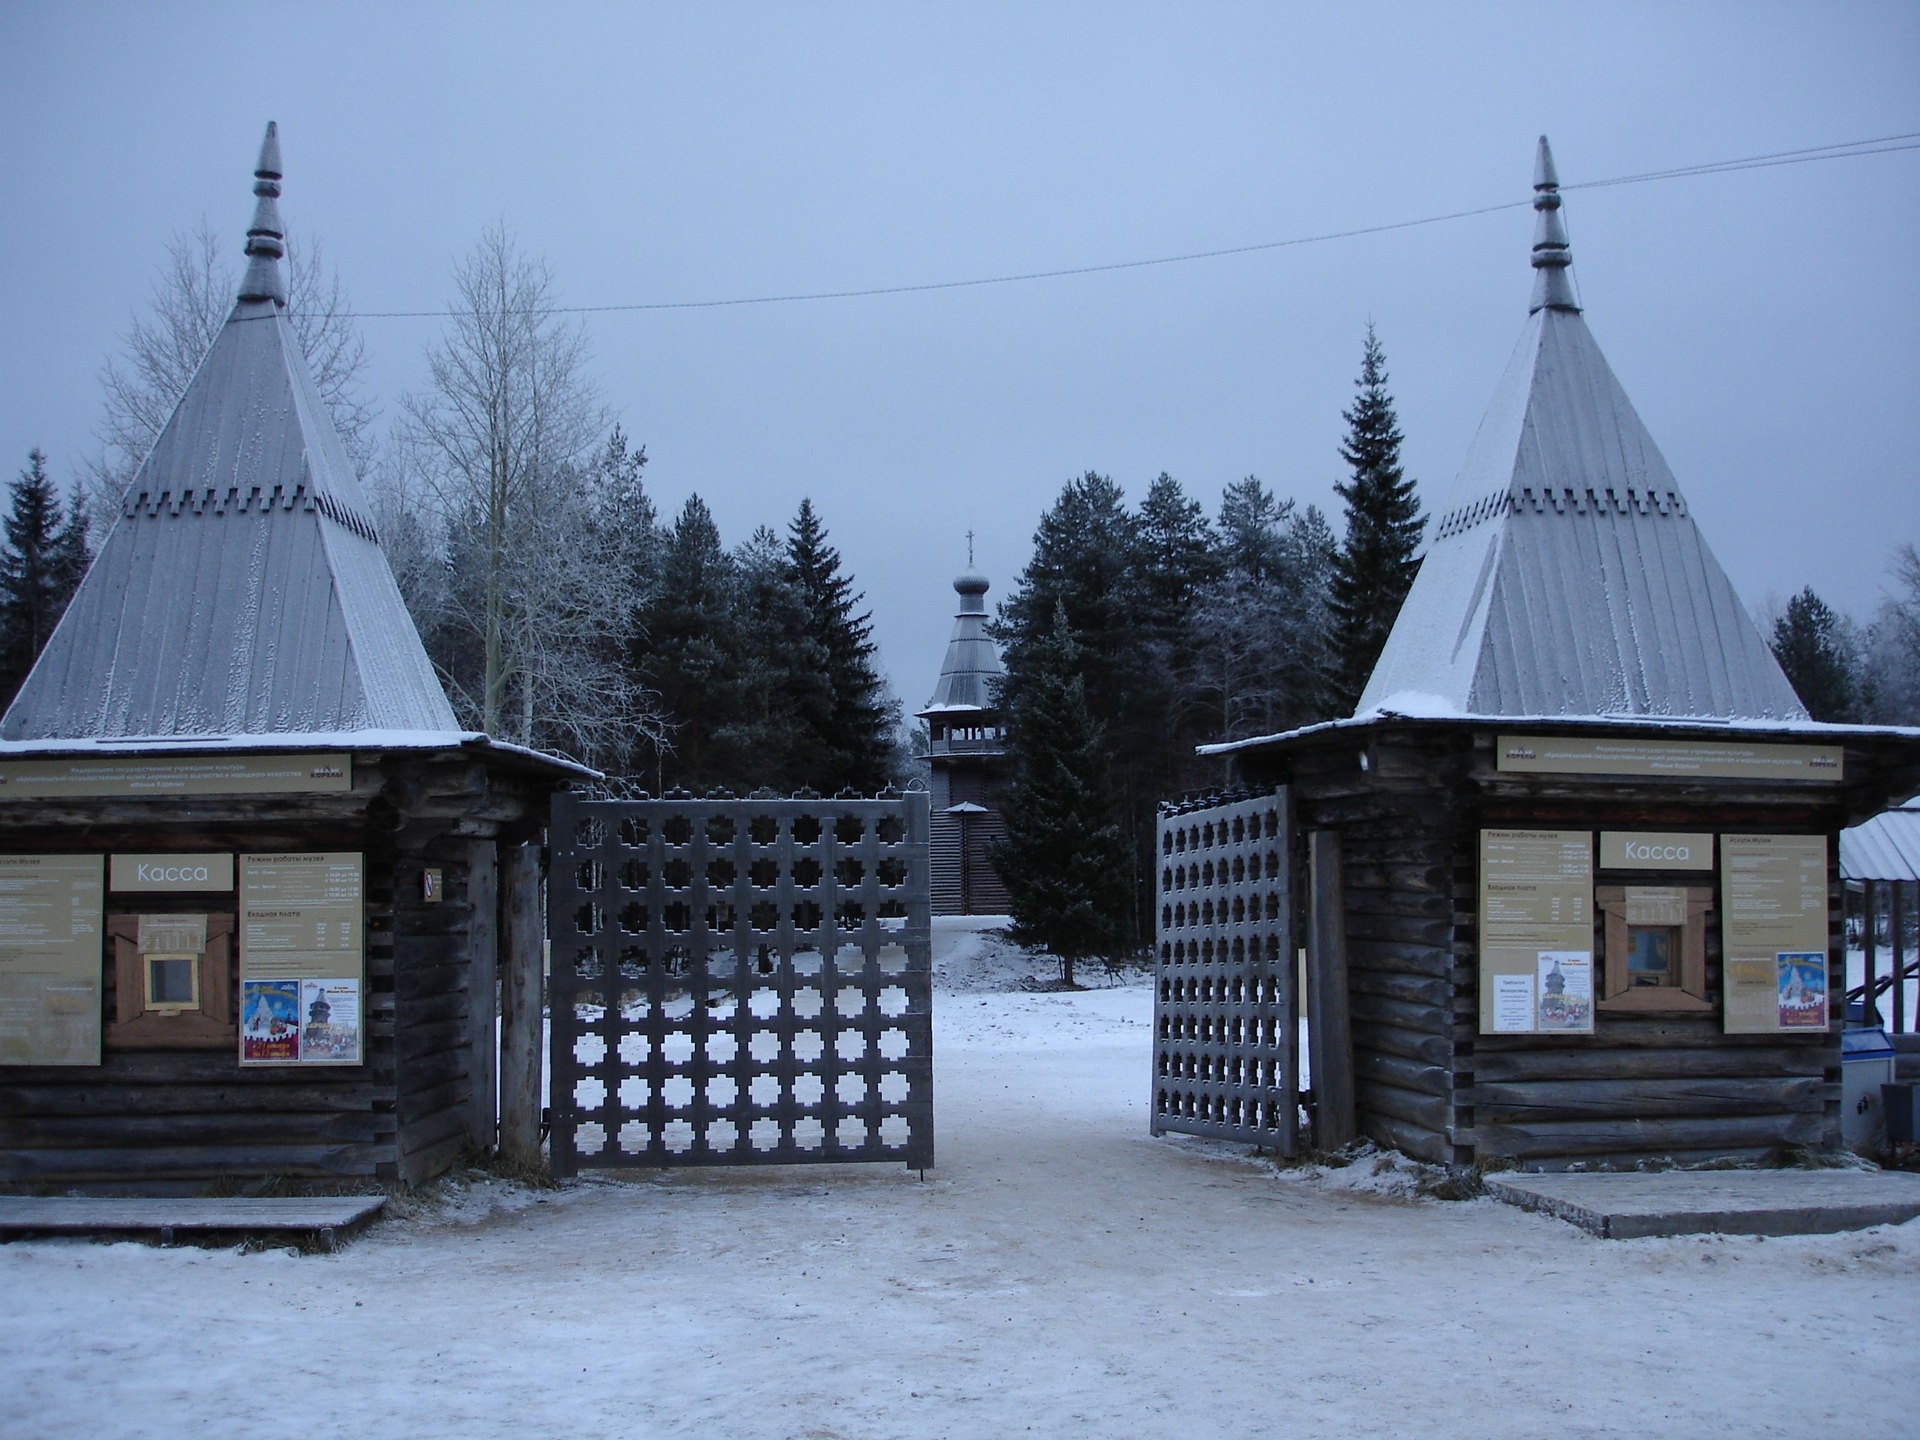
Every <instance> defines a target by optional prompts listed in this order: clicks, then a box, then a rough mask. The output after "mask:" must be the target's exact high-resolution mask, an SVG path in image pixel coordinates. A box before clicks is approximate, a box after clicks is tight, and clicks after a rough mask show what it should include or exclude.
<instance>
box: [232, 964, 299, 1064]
mask: <svg viewBox="0 0 1920 1440" xmlns="http://www.w3.org/2000/svg"><path fill="white" fill-rule="evenodd" d="M240 1058H241V1060H243V1061H252V1062H254V1063H256V1064H258V1063H260V1062H263V1061H264V1062H268V1063H272V1062H280V1063H283V1064H285V1063H291V1062H295V1061H298V1060H299V1058H300V982H299V981H298V980H242V981H241V982H240Z"/></svg>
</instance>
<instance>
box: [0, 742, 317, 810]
mask: <svg viewBox="0 0 1920 1440" xmlns="http://www.w3.org/2000/svg"><path fill="white" fill-rule="evenodd" d="M352 788H353V757H352V756H351V755H345V754H329V755H228V754H221V753H217V752H215V753H209V754H206V755H109V756H99V755H85V756H62V757H59V758H55V759H47V760H0V801H4V800H59V799H65V798H68V797H70V796H76V795H84V796H95V797H110V798H120V799H135V800H137V799H141V798H143V797H149V796H157V795H289V794H299V793H302V792H329V791H341V790H351V789H352Z"/></svg>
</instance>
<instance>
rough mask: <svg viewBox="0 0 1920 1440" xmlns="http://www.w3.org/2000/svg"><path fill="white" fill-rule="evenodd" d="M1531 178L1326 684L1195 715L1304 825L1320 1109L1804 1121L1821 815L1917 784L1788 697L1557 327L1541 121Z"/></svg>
mask: <svg viewBox="0 0 1920 1440" xmlns="http://www.w3.org/2000/svg"><path fill="white" fill-rule="evenodd" d="M1534 196H1535V198H1534V208H1535V209H1536V211H1537V212H1538V214H1537V222H1536V223H1537V230H1536V239H1535V243H1534V246H1533V254H1532V264H1533V273H1534V283H1533V296H1532V303H1531V304H1530V306H1529V307H1528V317H1527V322H1526V325H1525V327H1524V328H1523V329H1522V331H1521V335H1520V341H1519V344H1518V345H1517V346H1516V347H1515V350H1514V353H1513V358H1512V360H1511V362H1510V363H1509V364H1508V366H1507V370H1506V373H1505V375H1504V376H1502V378H1501V380H1500V382H1499V385H1498V386H1497V388H1496V389H1495V391H1494V395H1493V400H1492V402H1491V404H1490V405H1489V406H1488V408H1487V412H1486V417H1485V419H1484V420H1483V422H1482V424H1481V426H1480V430H1479V433H1478V435H1477V437H1476V438H1475V440H1474V442H1473V445H1472V448H1471V449H1470V451H1469V452H1468V455H1467V458H1466V462H1465V464H1464V465H1463V466H1462V468H1461V471H1460V475H1459V478H1458V480H1457V482H1456V483H1455V486H1454V490H1453V493H1452V495H1451V497H1450V498H1449V499H1448V501H1447V503H1446V505H1445V507H1444V508H1443V509H1442V510H1441V512H1440V513H1439V515H1438V518H1437V521H1436V523H1435V526H1434V528H1433V530H1432V532H1431V536H1430V541H1431V543H1430V546H1429V549H1428V551H1427V553H1426V556H1425V558H1424V560H1423V562H1422V564H1421V567H1420V570H1419V573H1418V576H1417V578H1416V580H1415V582H1414V585H1413V588H1412V591H1411V593H1410V594H1409V595H1408V597H1407V600H1406V604H1405V606H1404V607H1403V608H1402V610H1401V612H1400V615H1399V619H1398V621H1397V623H1396V624H1395V626H1394V629H1393V631H1392V634H1391V636H1390V637H1389V639H1388V640H1387V642H1386V646H1385V649H1384V651H1383V653H1382V654H1381V656H1380V659H1379V662H1378V664H1377V666H1376V667H1375V669H1374V671H1373V674H1372V677H1371V680H1370V682H1369V684H1368V686H1367V688H1366V691H1365V693H1364V695H1363V696H1362V698H1361V701H1360V703H1359V706H1358V708H1357V711H1356V714H1355V715H1354V717H1353V718H1351V719H1348V720H1341V721H1337V722H1333V723H1329V724H1323V725H1316V726H1312V727H1309V728H1306V729H1303V730H1299V731H1295V732H1292V733H1289V734H1285V735H1277V736H1269V737H1265V738H1260V739H1252V740H1245V741H1240V742H1235V743H1230V744H1220V745H1214V746H1209V747H1206V753H1211V754H1214V755H1218V756H1221V757H1223V758H1224V759H1226V760H1227V761H1228V762H1229V764H1230V766H1231V769H1232V771H1233V773H1234V776H1235V778H1236V779H1237V780H1238V781H1239V782H1241V783H1243V784H1248V785H1253V786H1256V787H1260V788H1266V787H1270V786H1276V785H1285V786H1286V787H1288V789H1289V792H1290V794H1291V798H1292V808H1293V814H1294V817H1295V823H1296V825H1297V827H1298V829H1299V830H1301V831H1305V832H1308V834H1309V836H1310V837H1311V839H1312V846H1311V848H1312V853H1313V854H1314V855H1315V857H1316V860H1318V859H1320V858H1321V857H1323V856H1324V857H1330V863H1328V864H1327V865H1326V866H1325V867H1323V868H1322V867H1318V866H1316V873H1315V875H1314V879H1313V885H1312V892H1313V893H1312V903H1313V905H1314V907H1315V909H1316V912H1325V913H1317V914H1316V920H1315V923H1314V924H1313V925H1312V926H1311V927H1310V928H1311V930H1312V932H1313V935H1314V943H1313V946H1312V950H1313V954H1312V955H1311V957H1310V960H1309V987H1310V989H1313V988H1318V989H1320V990H1323V991H1331V992H1333V993H1331V994H1322V995H1320V996H1319V997H1317V1002H1316V1004H1315V1005H1314V1007H1313V1008H1314V1013H1315V1015H1316V1018H1319V1017H1321V1016H1322V1015H1326V1016H1329V1017H1331V1023H1330V1025H1329V1033H1330V1034H1337V1033H1338V1031H1339V1022H1340V1021H1342V1020H1344V1022H1345V1023H1346V1025H1347V1026H1348V1027H1349V1028H1350V1037H1351V1039H1350V1048H1348V1047H1341V1049H1340V1050H1339V1052H1338V1053H1329V1054H1328V1055H1327V1056H1326V1057H1325V1072H1324V1073H1322V1071H1321V1069H1320V1066H1321V1064H1322V1056H1321V1055H1320V1054H1319V1053H1316V1073H1315V1076H1314V1085H1315V1088H1316V1091H1317V1092H1318V1093H1319V1098H1320V1100H1321V1102H1322V1105H1321V1114H1320V1117H1319V1119H1320V1123H1321V1134H1322V1137H1323V1139H1324V1138H1326V1137H1331V1138H1333V1139H1334V1140H1335V1141H1336V1142H1337V1141H1338V1139H1339V1138H1341V1134H1342V1131H1343V1129H1344V1128H1345V1127H1346V1126H1348V1125H1352V1124H1355V1123H1357V1125H1358V1128H1359V1130H1360V1131H1361V1132H1363V1133H1365V1134H1367V1135H1369V1136H1371V1137H1373V1138H1374V1139H1375V1140H1376V1141H1379V1142H1380V1143H1382V1144H1386V1145H1391V1146H1395V1147H1397V1148H1399V1149H1401V1150H1403V1151H1406V1152H1407V1153H1409V1154H1412V1155H1415V1156H1419V1157H1421V1158H1424V1159H1427V1160H1432V1161H1438V1162H1443V1163H1450V1164H1474V1163H1486V1164H1510V1163H1519V1164H1523V1165H1530V1166H1543V1167H1547V1168H1563V1167H1566V1166H1570V1165H1582V1166H1592V1167H1613V1166H1625V1167H1631V1166H1635V1165H1644V1164H1649V1163H1654V1164H1664V1163H1668V1162H1673V1163H1678V1164H1688V1163H1700V1162H1707V1161H1713V1162H1726V1161H1746V1162H1759V1163H1772V1162H1777V1161H1779V1160H1780V1159H1781V1158H1782V1157H1783V1155H1785V1154H1786V1153H1787V1152H1789V1151H1790V1150H1792V1149H1793V1148H1795V1147H1805V1148H1809V1149H1819V1148H1829V1147H1833V1146H1835V1145H1837V1144H1838V1143H1839V1114H1838V1107H1839V1094H1840V1084H1839V1081H1840V1063H1841V1043H1840V1030H1841V1022H1842V1008H1843V996H1844V993H1845V972H1844V969H1843V961H1844V944H1843V938H1842V914H1843V911H1842V892H1841V882H1840V872H1839V866H1838V846H1839V836H1840V832H1841V831H1842V830H1843V829H1844V828H1846V827H1847V826H1848V825H1851V824H1854V823H1857V822H1858V821H1860V820H1862V819H1865V818H1866V817H1867V816H1869V815H1872V814H1874V813H1875V812H1877V811H1878V810H1880V809H1881V808H1882V807H1883V806H1884V805H1885V804H1887V802H1888V801H1889V800H1890V799H1892V800H1898V799H1900V798H1902V797H1905V796H1908V795H1911V794H1912V793H1913V792H1914V791H1915V790H1916V789H1917V788H1920V731H1913V730H1893V729H1881V728H1869V727H1855V726H1836V725H1820V724H1815V723H1814V722H1812V721H1810V720H1809V719H1808V718H1807V715H1806V712H1805V710H1804V709H1803V708H1802V706H1801V705H1800V703H1799V701H1798V699H1797V698H1796V697H1795V695H1794V693H1793V690H1792V687H1791V686H1790V685H1789V684H1788V682H1787V680H1786V677H1785V676H1784V675H1783V674H1782V673H1781V670H1780V668H1779V666H1778V665H1777V664H1776V663H1775V661H1774V659H1773V656H1772V654H1771V652H1770V651H1769V649H1768V647H1767V644H1766V642H1765V640H1764V639H1763V637H1762V636H1761V635H1760V633H1759V631H1758V629H1757V627H1756V626H1755V624H1754V622H1753V620H1752V619H1751V618H1750V617H1749V616H1748V614H1747V612H1746V610H1745V608H1744V607H1743V606H1742V605H1741V603H1740V600H1739V597H1738V596H1737V595H1736V593H1735V591H1734V588H1733V586H1732V584H1731V583H1730V582H1729V581H1728V579H1727V577H1726V575H1725V573H1724V572H1723V571H1722V570H1721V568H1720V565H1719V563H1718V562H1717V561H1716V560H1715V559H1714V557H1713V553H1712V551H1711V550H1710V549H1709V548H1708V546H1707V543H1706V540H1705V537H1704V536H1703V535H1702V534H1701V532H1700V529H1699V526H1698V525H1697V524H1696V523H1695V520H1694V517H1693V515H1692V513H1691V512H1690V510H1689V508H1688V505H1687V501H1686V497H1685V495H1684V494H1683V493H1682V491H1681V488H1680V485H1679V483H1678V482H1677V480H1676V479H1675V478H1674V475H1673V473H1672V472H1671V471H1670V470H1669V469H1668V467H1667V463H1666V461H1665V460H1664V459H1663V458H1662V457H1661V455H1660V451H1659V449H1658V448H1657V447H1656V445H1655V444H1654V441H1653V437H1652V436H1651V435H1650V434H1649V433H1648V432H1647V429H1646V426H1645V425H1643V424H1642V423H1641V420H1640V417H1639V416H1638V415H1637V414H1636V413H1635V411H1634V408H1633V405H1632V403H1631V402H1630V401H1629V400H1628V398H1627V395H1626V392H1625V390H1624V389H1623V388H1622V387H1621V385H1620V382H1619V381H1618V380H1617V379H1616V378H1615V376H1614V373H1613V371H1612V369H1611V368H1610V367H1609V366H1608V364H1607V362H1606V359H1605V358H1604V357H1603V356H1602V354H1601V352H1600V349H1599V347H1598V345H1597V344H1596V343H1595V341H1594V338H1593V335H1592V333H1591V332H1590V331H1589V329H1588V327H1587V321H1586V317H1585V315H1584V314H1583V313H1582V309H1581V306H1580V303H1579V300H1578V297H1577V294H1576V292H1575V288H1574V282H1573V270H1572V258H1571V252H1570V249H1569V246H1568V241H1567V233H1566V228H1565V225H1564V223H1563V219H1562V215H1561V200H1560V193H1559V185H1558V181H1557V179H1556V176H1555V172H1554V165H1553V159H1552V155H1551V153H1550V152H1549V150H1548V147H1547V143H1546V141H1545V139H1544V138H1543V139H1542V140H1541V142H1540V147H1539V154H1538V160H1537V165H1536V170H1535V176H1534ZM1327 919H1330V920H1331V921H1332V923H1331V924H1326V923H1321V922H1322V921H1323V920H1327ZM1319 1049H1320V1047H1319V1046H1318V1045H1317V1046H1316V1051H1317V1052H1318V1051H1319ZM1349 1087H1350V1088H1349ZM1330 1102H1331V1104H1330ZM1343 1107H1350V1109H1348V1110H1347V1113H1346V1115H1345V1116H1344V1117H1343V1116H1342V1115H1341V1114H1340V1113H1339V1111H1340V1110H1341V1109H1342V1108H1343Z"/></svg>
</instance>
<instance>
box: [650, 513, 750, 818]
mask: <svg viewBox="0 0 1920 1440" xmlns="http://www.w3.org/2000/svg"><path fill="white" fill-rule="evenodd" d="M736 578H737V577H736V573H735V569H734V564H733V559H732V557H731V556H730V555H728V553H727V551H726V550H725V548H724V547H723V546H722V545H721V543H720V529H719V527H718V526H717V525H715V524H714V523H713V514H712V512H711V511H709V510H708V509H707V506H706V502H705V501H704V500H702V499H701V498H700V497H699V496H698V495H689V496H688V497H687V503H686V504H685V505H684V506H683V507H682V508H681V511H680V515H679V518H678V519H676V520H675V521H674V523H673V528H672V529H671V530H670V531H669V532H668V534H667V538H666V543H665V545H664V546H663V547H662V549H661V555H660V584H659V588H658V589H657V590H656V591H655V592H654V595H653V597H652V599H651V600H650V602H649V603H648V604H647V605H646V607H645V608H644V610H643V611H642V629H643V630H644V633H645V640H644V642H643V643H642V645H641V647H640V649H639V653H637V654H636V655H635V657H634V658H635V668H636V670H637V671H638V673H639V676H640V678H641V680H642V682H643V683H644V684H645V685H646V686H647V688H648V689H650V690H652V691H653V692H654V693H655V694H657V695H658V696H659V697H660V705H661V708H662V710H663V711H664V712H665V714H666V717H667V721H668V725H669V727H670V733H669V734H668V735H667V736H666V737H665V738H664V739H663V740H662V741H661V742H660V743H659V744H657V745H655V746H654V747H653V749H654V754H653V772H654V773H653V775H652V776H651V777H649V778H651V779H652V780H653V781H654V783H655V785H656V786H657V787H658V788H661V789H665V788H666V787H668V786H673V785H679V786H683V787H685V788H686V789H689V790H693V791H695V792H700V791H704V790H707V789H709V788H711V787H713V786H715V785H719V784H724V783H726V781H727V780H728V778H729V774H728V771H729V769H730V767H729V765H728V760H729V758H730V757H729V755H728V754H727V741H726V738H725V737H721V739H720V742H719V744H717V745H716V743H715V736H716V732H718V731H720V730H721V729H722V728H723V727H724V726H725V725H726V723H727V721H728V718H729V715H730V713H731V712H732V710H733V707H734V704H735V701H736V698H737V689H738V687H737V683H736V676H737V665H736V660H737V654H738V650H737V637H736V633H735V628H734V597H735V589H736V583H735V582H736Z"/></svg>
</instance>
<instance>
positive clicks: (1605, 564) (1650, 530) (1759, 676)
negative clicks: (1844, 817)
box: [1356, 136, 1806, 720]
mask: <svg viewBox="0 0 1920 1440" xmlns="http://www.w3.org/2000/svg"><path fill="white" fill-rule="evenodd" d="M1534 197H1535V198H1534V208H1535V209H1536V210H1537V211H1538V212H1539V219H1538V222H1537V235H1536V239H1535V243H1534V248H1533V264H1534V267H1535V281H1534V292H1533V303H1532V307H1531V313H1530V315H1529V317H1528V320H1527V326H1526V329H1525V330H1524V331H1522V332H1521V336H1520V343H1519V345H1518V346H1517V347H1516V348H1515V350H1514V353H1513V359H1512V360H1511V361H1510V362H1509V364H1508V366H1507V371H1506V374H1505V375H1504V376H1503V377H1502V378H1501V381H1500V385H1499V388H1498V389H1497V390H1496V391H1495V392H1494V397H1493V403H1492V404H1491V405H1490V406H1488V408H1487V413H1486V417H1485V418H1484V419H1483V420H1482V421H1481V424H1480V431H1479V434H1478V435H1477V436H1476V437H1475V439H1474V442H1473V447H1472V449H1471V450H1470V451H1469V452H1468V456H1467V462H1466V465H1465V466H1464V467H1463V468H1462V470H1461V472H1460V476H1459V479H1458V480H1457V481H1456V482H1455V486H1454V490H1453V494H1452V497H1451V499H1450V501H1449V503H1448V505H1447V508H1446V509H1445V510H1444V511H1443V512H1442V513H1441V514H1440V516H1439V518H1438V520H1437V522H1436V523H1435V527H1434V530H1433V533H1432V537H1431V545H1430V548H1429V549H1428V551H1427V555H1426V558H1425V560H1424V561H1423V562H1422V564H1421V567H1420V572H1419V574H1418V576H1417V577H1416V578H1415V580H1414V584H1413V589H1412V590H1411V592H1410V593H1409V594H1408V596H1407V600H1406V603H1405V605H1404V606H1402V608H1401V611H1400V616H1399V619H1398V620H1397V621H1396V622H1395V625H1394V628H1393V633H1392V634H1391V635H1390V636H1389V637H1388V639H1387V644H1386V647H1385V649H1384V650H1383V651H1382V652H1381V655H1380V660H1379V663H1378V664H1377V665H1376V666H1375V668H1374V671H1373V675H1372V677H1371V679H1370V680H1369V681H1368V683H1367V687H1366V691H1365V693H1364V694H1363V695H1362V696H1361V698H1360V704H1359V707H1358V709H1357V712H1356V713H1359V714H1365V713H1368V712H1371V711H1378V710H1401V711H1409V712H1420V713H1442V714H1462V715H1513V716H1549V715H1569V716H1573V715H1583V716H1584V715H1605V716H1649V717H1654V716H1658V717H1674V718H1680V717H1693V716H1699V717H1713V718H1745V719H1783V720H1785V719H1803V718H1805V716H1806V710H1805V708H1804V707H1803V706H1802V705H1801V704H1800V702H1799V699H1798V697H1797V696H1795V694H1794V692H1793V688H1792V686H1791V685H1790V684H1789V683H1788V682H1787V678H1786V676H1785V675H1784V674H1783V673H1782V672H1781V670H1780V666H1779V665H1778V663H1777V662H1776V661H1775V660H1774V658H1773V654H1772V652H1771V651H1770V650H1769V649H1768V648H1767V645H1766V642H1765V640H1764V639H1763V638H1762V637H1761V635H1760V632H1759V629H1758V628H1757V627H1756V626H1755V624H1754V622H1753V620H1752V619H1751V617H1750V616H1749V615H1748V614H1747V611H1746V609H1745V607H1744V606H1743V605H1741V603H1740V600H1739V597H1738V596H1737V595H1736V594H1735V593H1734V589H1733V585H1732V583H1731V582H1730V581H1729V580H1728V579H1727V576H1726V573H1725V572H1724V571H1723V570H1722V569H1721V568H1720V564H1719V562H1718V561H1716V560H1715V559H1714V557H1713V553H1712V552H1711V551H1710V550H1709V549H1708V548H1707V544H1706V541H1705V540H1704V539H1703V538H1702V536H1701V534H1700V531H1699V528H1698V526H1696V525H1695V524H1694V521H1693V517H1692V516H1691V515H1690V514H1689V513H1688V509H1687V502H1686V500H1685V498H1684V497H1683V496H1682V495H1681V493H1680V487H1679V484H1678V483H1677V482H1676V481H1675V480H1674V477H1673V472H1672V471H1671V470H1669V469H1668V468H1667V462H1666V461H1665V460H1664V459H1662V458H1661V455H1660V451H1659V449H1658V448H1657V447H1656V446H1655V445H1654V443H1653V437H1652V436H1651V435H1649V434H1648V433H1647V428H1646V426H1645V425H1643V424H1642V423H1641V421H1640V417H1639V416H1638V415H1637V414H1635V413H1634V409H1633V405H1632V402H1630V401H1629V400H1628V399H1627V395H1626V392H1625V391H1624V390H1623V389H1621V387H1620V382H1619V381H1618V380H1616V379H1615V378H1614V375H1613V371H1612V370H1611V369H1610V368H1609V367H1608V365H1607V362H1606V359H1605V357H1604V356H1602V355H1601V353H1600V348H1599V346H1597V345H1596V344H1595V343H1594V340H1593V336H1592V334H1591V333H1590V332H1589V331H1588V329H1587V324H1586V321H1585V320H1584V319H1583V318H1582V316H1581V313H1580V306H1579V304H1578V302H1577V300H1576V298H1575V295H1574V290H1573V276H1572V269H1571V263H1572V257H1571V255H1570V253H1569V250H1568V245H1567V235H1566V229H1565V226H1564V224H1563V222H1562V220H1561V217H1560V192H1559V181H1558V179H1557V178H1556V176H1555V174H1554V168H1553V157H1552V154H1551V152H1550V151H1549V150H1548V148H1547V142H1546V139H1545V137H1544V136H1543V137H1542V138H1541V140H1540V150H1539V159H1538V163H1537V165H1536V169H1535V174H1534Z"/></svg>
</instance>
